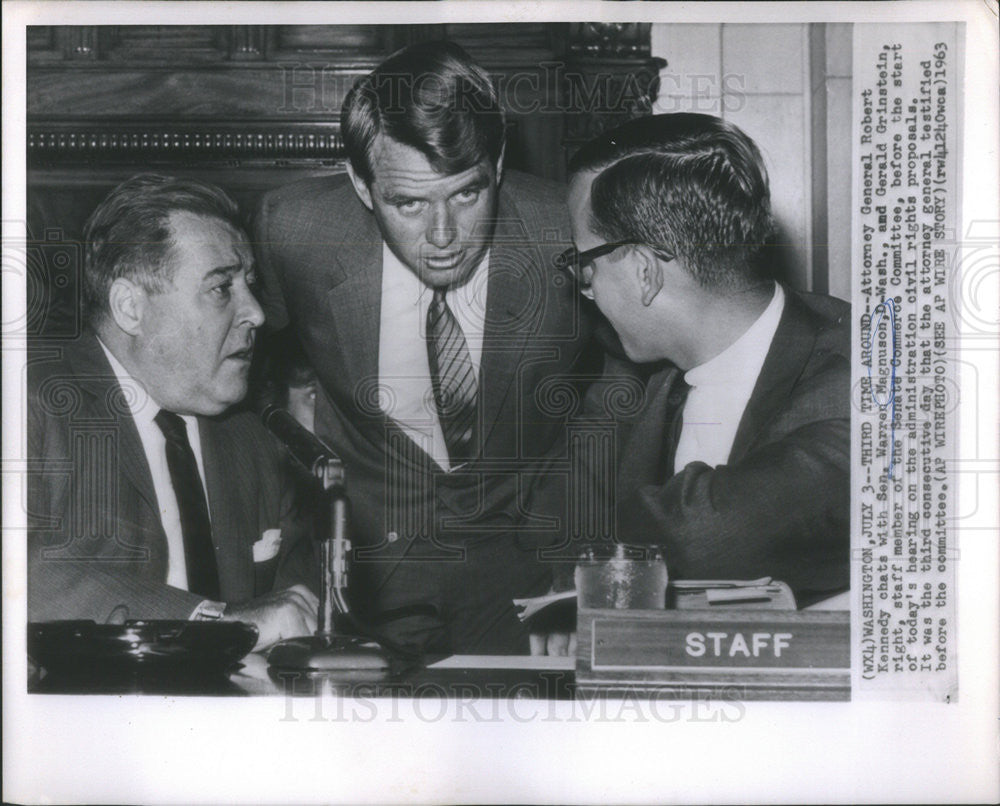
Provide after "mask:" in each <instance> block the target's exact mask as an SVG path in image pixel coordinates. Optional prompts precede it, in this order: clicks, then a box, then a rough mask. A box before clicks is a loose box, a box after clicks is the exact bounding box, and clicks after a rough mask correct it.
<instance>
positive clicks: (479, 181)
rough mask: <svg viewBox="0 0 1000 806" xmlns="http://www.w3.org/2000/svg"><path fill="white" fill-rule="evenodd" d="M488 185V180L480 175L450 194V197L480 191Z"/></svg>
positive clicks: (484, 175) (483, 175)
mask: <svg viewBox="0 0 1000 806" xmlns="http://www.w3.org/2000/svg"><path fill="white" fill-rule="evenodd" d="M489 183H490V178H489V177H488V176H487V175H486V174H484V173H480V174H477V175H476V176H473V177H472V178H470V179H469V181H468V182H466V183H465V184H463V185H462V186H461V187H460V188H459V189H458V190H456V191H455V192H454V193H452V194H451V195H452V196H457V195H458V194H459V193H464V192H466V191H467V190H482V189H483V188H485V187H486V186H487V185H489Z"/></svg>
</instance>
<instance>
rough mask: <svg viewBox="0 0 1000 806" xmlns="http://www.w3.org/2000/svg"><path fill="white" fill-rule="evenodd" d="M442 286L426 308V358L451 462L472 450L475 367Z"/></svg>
mask: <svg viewBox="0 0 1000 806" xmlns="http://www.w3.org/2000/svg"><path fill="white" fill-rule="evenodd" d="M444 293H445V292H444V289H442V288H436V289H434V298H433V299H432V300H431V305H430V308H428V309H427V360H428V364H429V365H430V370H431V382H432V383H433V385H434V403H435V404H436V405H437V410H438V420H439V421H440V423H441V430H442V431H443V432H444V441H445V444H446V445H447V446H448V457H449V459H450V460H451V463H452V464H453V465H455V464H459V463H461V462H464V461H467V460H469V459H471V458H472V457H473V455H474V453H475V443H476V439H475V434H476V397H477V393H478V389H477V383H476V371H475V369H474V368H473V366H472V358H471V357H470V355H469V346H468V344H466V341H465V335H464V334H463V333H462V328H461V327H460V326H459V324H458V322H457V321H456V319H455V315H454V314H453V313H452V312H451V309H450V308H449V307H448V303H447V302H445V300H444Z"/></svg>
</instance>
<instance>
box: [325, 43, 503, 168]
mask: <svg viewBox="0 0 1000 806" xmlns="http://www.w3.org/2000/svg"><path fill="white" fill-rule="evenodd" d="M340 130H341V134H342V135H343V137H344V147H345V149H346V151H347V156H348V159H350V161H351V167H352V168H353V169H354V172H355V173H356V174H357V175H358V176H360V177H361V178H362V179H363V180H364V182H365V183H366V184H369V185H370V184H371V183H372V180H373V178H374V168H373V166H372V163H371V150H372V146H373V144H374V142H375V138H376V137H378V135H379V134H384V135H385V136H386V137H391V138H392V139H393V140H396V141H398V142H400V143H403V144H404V145H408V146H410V147H412V148H415V149H417V150H418V151H420V152H421V153H423V154H424V156H425V157H427V161H428V162H430V164H431V166H432V167H433V168H434V170H436V171H438V172H439V173H442V174H445V175H451V174H456V173H461V172H462V171H465V170H468V169H469V168H473V167H475V166H476V165H478V164H479V163H480V162H481V161H482V160H483V159H488V160H489V162H490V164H491V165H494V166H495V165H496V164H497V161H498V160H499V159H500V155H501V154H502V153H503V144H504V114H503V110H502V109H501V107H500V99H499V97H498V95H497V92H496V89H495V88H494V86H493V83H492V82H491V81H490V77H489V75H487V73H486V71H485V70H483V68H481V67H480V66H479V65H478V64H476V63H475V62H474V61H472V59H471V58H470V57H469V55H468V54H467V53H466V52H465V51H464V50H462V48H460V47H459V46H458V45H456V44H455V43H453V42H444V41H441V42H422V43H420V44H417V45H411V46H410V47H407V48H403V49H402V50H398V51H396V52H395V53H394V54H392V55H391V56H390V57H389V58H388V59H386V60H385V61H384V62H382V64H380V65H379V66H378V67H376V68H375V70H374V71H372V72H371V73H370V74H369V75H367V76H364V77H363V78H360V79H358V81H357V82H356V83H355V85H354V87H353V89H352V90H351V91H350V92H349V93H348V95H347V98H345V99H344V106H343V108H342V109H341V113H340Z"/></svg>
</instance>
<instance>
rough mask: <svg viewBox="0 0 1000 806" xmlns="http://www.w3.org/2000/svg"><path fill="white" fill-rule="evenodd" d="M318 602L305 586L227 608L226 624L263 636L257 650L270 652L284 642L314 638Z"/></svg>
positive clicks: (258, 641)
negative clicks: (249, 627) (237, 623)
mask: <svg viewBox="0 0 1000 806" xmlns="http://www.w3.org/2000/svg"><path fill="white" fill-rule="evenodd" d="M318 607H319V600H318V599H317V598H316V595H315V594H314V593H313V592H312V591H311V590H309V589H308V588H307V587H305V585H293V586H292V587H290V588H287V589H285V590H282V591H276V592H275V593H269V594H267V595H266V596H258V597H257V598H256V599H251V600H250V601H249V602H244V603H243V604H240V605H231V606H229V607H227V608H226V613H225V615H224V616H223V617H222V618H223V620H224V621H245V622H247V623H248V624H253V625H254V626H255V627H256V628H257V630H258V632H259V633H260V635H259V637H258V638H257V644H256V645H255V646H254V650H255V651H257V650H261V649H267V648H268V647H269V646H271V645H272V644H276V643H278V641H282V640H284V639H285V638H297V637H298V636H301V635H311V634H312V633H314V632H315V631H316V610H317V608H318Z"/></svg>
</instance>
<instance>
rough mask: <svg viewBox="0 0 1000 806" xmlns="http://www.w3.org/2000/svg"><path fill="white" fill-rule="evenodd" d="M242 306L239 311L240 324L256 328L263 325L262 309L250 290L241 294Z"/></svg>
mask: <svg viewBox="0 0 1000 806" xmlns="http://www.w3.org/2000/svg"><path fill="white" fill-rule="evenodd" d="M242 302H243V305H242V307H241V309H240V319H239V321H240V323H241V324H248V325H250V326H251V327H254V328H258V327H260V326H261V325H262V324H264V319H265V318H266V317H265V316H264V309H263V308H261V307H260V303H259V302H257V297H256V296H254V294H253V292H252V291H250V289H247V290H246V291H245V292H244V294H243V300H242Z"/></svg>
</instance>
